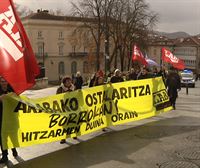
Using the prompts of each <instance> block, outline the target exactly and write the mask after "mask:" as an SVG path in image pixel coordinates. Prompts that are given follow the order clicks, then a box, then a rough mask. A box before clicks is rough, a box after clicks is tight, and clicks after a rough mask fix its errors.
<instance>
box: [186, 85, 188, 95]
mask: <svg viewBox="0 0 200 168" xmlns="http://www.w3.org/2000/svg"><path fill="white" fill-rule="evenodd" d="M186 94H187V95H188V83H186Z"/></svg>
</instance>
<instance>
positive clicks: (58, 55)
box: [22, 10, 104, 82]
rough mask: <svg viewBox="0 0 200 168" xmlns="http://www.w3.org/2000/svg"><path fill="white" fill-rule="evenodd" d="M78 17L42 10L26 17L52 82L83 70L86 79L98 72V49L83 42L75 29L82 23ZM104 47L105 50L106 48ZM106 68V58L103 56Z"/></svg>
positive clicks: (39, 62) (39, 56) (37, 56)
mask: <svg viewBox="0 0 200 168" xmlns="http://www.w3.org/2000/svg"><path fill="white" fill-rule="evenodd" d="M82 22H83V21H82V19H81V18H77V17H66V16H54V15H50V14H49V13H48V11H46V10H44V11H40V10H38V12H37V13H34V14H32V15H30V16H27V17H25V18H23V19H22V23H23V25H24V28H25V30H26V32H27V35H28V37H29V40H30V42H31V45H32V48H33V51H34V52H35V55H36V58H37V61H38V64H40V65H41V66H43V65H44V67H45V76H46V77H48V80H49V82H54V81H59V80H60V78H61V77H62V76H64V75H69V76H74V75H75V74H76V72H77V71H80V72H81V74H82V76H83V77H84V79H85V80H87V78H88V77H89V76H91V75H92V73H94V72H95V66H96V59H95V52H94V50H93V48H92V47H88V44H84V43H83V44H80V42H79V41H78V38H77V37H76V38H75V37H74V35H73V32H74V30H75V29H76V28H77V27H78V26H79V25H80V24H82ZM102 50H103V49H102ZM100 62H101V66H102V67H101V68H102V69H103V68H104V60H103V57H101V58H100Z"/></svg>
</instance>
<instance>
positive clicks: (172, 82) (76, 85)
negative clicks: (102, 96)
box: [0, 66, 181, 164]
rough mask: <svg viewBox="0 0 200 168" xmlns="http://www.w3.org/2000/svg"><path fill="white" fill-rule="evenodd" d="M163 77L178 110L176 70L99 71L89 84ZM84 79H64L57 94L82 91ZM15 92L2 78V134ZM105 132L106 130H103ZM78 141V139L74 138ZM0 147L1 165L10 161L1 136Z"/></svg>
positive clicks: (178, 80) (0, 109) (79, 77)
mask: <svg viewBox="0 0 200 168" xmlns="http://www.w3.org/2000/svg"><path fill="white" fill-rule="evenodd" d="M158 76H161V77H162V78H163V81H164V83H165V85H166V88H167V91H168V95H169V98H170V102H171V104H172V106H173V108H174V109H175V108H176V106H175V105H176V98H177V96H178V92H177V91H178V90H180V89H181V82H180V80H181V79H180V76H179V75H178V73H177V71H176V70H175V69H174V68H171V69H170V71H168V72H167V71H166V70H165V68H164V67H162V68H160V70H159V71H158V69H157V68H156V67H154V68H153V69H151V70H150V69H148V68H147V67H145V66H144V67H142V68H141V69H140V68H131V70H130V71H129V72H128V73H126V74H124V73H122V72H121V71H120V70H119V69H116V70H115V71H114V72H113V73H110V74H109V75H108V77H107V78H105V75H104V73H103V71H101V70H99V71H98V72H96V73H95V74H94V76H93V77H92V78H91V80H90V82H89V85H88V86H89V87H94V86H99V85H103V84H105V83H107V82H110V83H118V82H123V81H125V80H140V79H148V78H153V77H158ZM83 82H84V81H83V78H82V76H81V73H80V72H77V73H76V76H75V77H74V78H73V79H72V78H71V77H70V76H65V77H63V79H62V81H61V85H60V86H59V87H58V89H57V91H56V94H60V93H65V92H71V91H74V90H77V89H82V86H83ZM9 92H13V89H12V88H11V87H10V85H9V84H8V82H7V81H6V80H5V79H4V78H3V77H0V133H1V127H2V115H3V104H2V99H3V97H4V95H5V94H7V93H9ZM103 131H105V129H103ZM74 139H77V137H74ZM65 142H66V141H65V139H63V140H61V141H60V143H65ZM0 145H1V150H2V158H1V159H0V164H1V163H6V162H7V161H8V150H4V149H3V148H2V137H1V134H0ZM12 154H13V156H14V157H17V156H18V152H17V150H16V149H15V148H13V149H12Z"/></svg>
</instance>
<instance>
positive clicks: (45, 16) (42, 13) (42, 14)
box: [22, 10, 95, 22]
mask: <svg viewBox="0 0 200 168" xmlns="http://www.w3.org/2000/svg"><path fill="white" fill-rule="evenodd" d="M27 19H37V20H54V21H80V22H85V21H87V22H94V21H95V19H94V18H82V17H75V16H57V15H53V14H50V13H49V11H48V10H38V11H37V13H32V14H30V15H28V16H26V17H23V18H22V20H27Z"/></svg>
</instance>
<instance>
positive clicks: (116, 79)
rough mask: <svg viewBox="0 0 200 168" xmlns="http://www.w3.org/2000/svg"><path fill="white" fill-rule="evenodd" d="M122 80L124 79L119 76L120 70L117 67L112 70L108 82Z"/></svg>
mask: <svg viewBox="0 0 200 168" xmlns="http://www.w3.org/2000/svg"><path fill="white" fill-rule="evenodd" d="M123 81H124V79H123V78H122V77H121V71H120V70H119V69H116V70H115V72H114V75H113V76H112V77H111V79H110V82H111V83H118V82H123Z"/></svg>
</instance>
